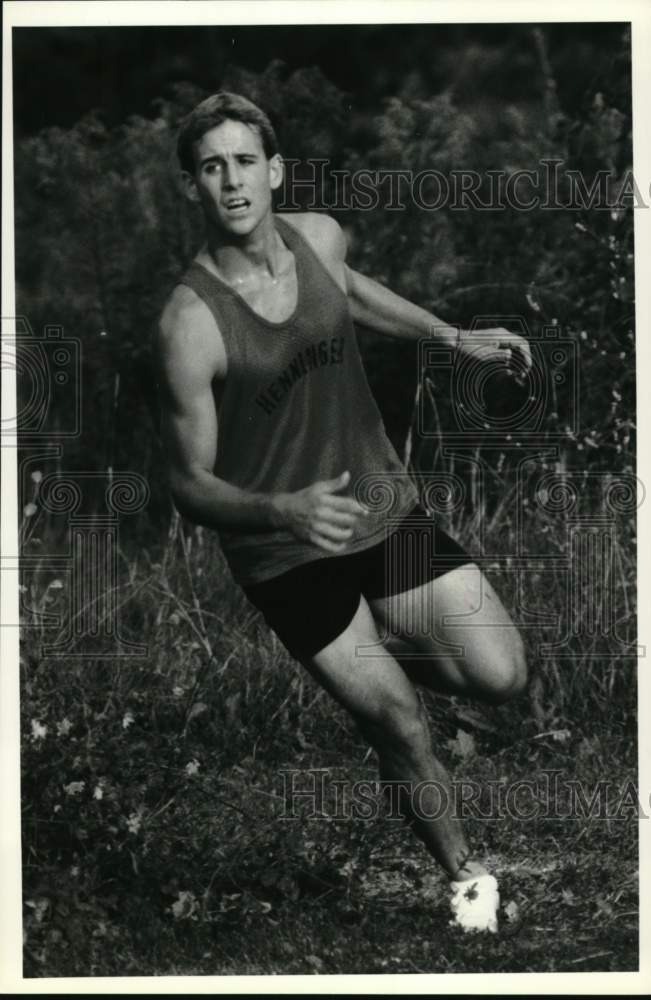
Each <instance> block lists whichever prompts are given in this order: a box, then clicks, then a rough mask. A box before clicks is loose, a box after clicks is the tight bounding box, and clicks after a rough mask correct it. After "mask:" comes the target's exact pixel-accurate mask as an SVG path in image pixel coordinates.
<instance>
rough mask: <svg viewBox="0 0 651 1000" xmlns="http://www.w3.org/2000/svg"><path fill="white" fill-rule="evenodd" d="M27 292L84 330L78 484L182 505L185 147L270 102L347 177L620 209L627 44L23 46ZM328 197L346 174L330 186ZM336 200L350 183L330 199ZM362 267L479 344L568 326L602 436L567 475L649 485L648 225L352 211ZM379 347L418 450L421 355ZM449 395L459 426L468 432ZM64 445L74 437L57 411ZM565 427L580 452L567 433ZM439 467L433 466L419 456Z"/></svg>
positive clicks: (171, 41) (119, 41)
mask: <svg viewBox="0 0 651 1000" xmlns="http://www.w3.org/2000/svg"><path fill="white" fill-rule="evenodd" d="M13 42H14V103H15V134H16V147H15V205H16V274H17V286H18V288H17V291H18V303H19V310H20V312H21V313H22V314H23V315H25V316H26V317H27V319H28V320H29V322H30V324H31V325H32V327H33V329H34V330H36V331H38V330H40V329H41V328H42V327H43V326H44V325H45V324H47V323H56V324H62V325H63V326H64V328H65V331H66V333H67V334H68V335H71V336H75V337H79V338H80V339H81V342H82V351H83V361H84V398H85V400H86V403H85V413H84V425H83V426H84V433H83V435H82V437H81V439H80V440H79V441H78V442H76V443H75V446H74V447H72V446H67V447H66V462H67V464H68V465H79V466H81V467H85V468H96V467H99V468H104V467H106V466H107V465H111V466H113V467H116V468H123V469H126V468H129V469H134V470H138V471H140V472H143V473H144V474H145V475H146V476H148V478H149V479H150V481H151V482H152V487H153V501H152V505H151V508H150V514H151V515H152V518H153V520H155V517H154V515H155V514H156V513H157V512H160V513H161V514H162V515H163V516H164V515H165V514H166V512H167V510H168V509H169V508H168V506H167V500H166V498H165V490H164V488H162V480H161V477H160V470H161V466H162V456H161V454H160V451H159V445H158V441H157V401H156V395H155V380H154V376H153V370H152V365H151V354H150V349H151V337H152V333H153V331H154V330H155V326H156V321H157V317H158V315H159V312H160V308H161V306H162V304H163V302H164V300H165V298H166V297H167V295H168V294H169V292H170V290H171V288H172V287H173V284H174V283H175V281H176V280H177V278H178V276H179V274H180V272H181V271H182V269H183V268H184V266H185V264H186V263H187V261H188V260H189V258H190V257H191V256H192V254H193V253H194V251H195V249H196V247H197V244H198V241H199V239H200V235H201V230H200V221H199V220H198V219H197V218H196V217H195V216H193V214H192V212H191V211H190V209H189V207H188V205H187V203H186V202H185V201H184V200H183V199H182V197H181V196H180V193H179V190H178V187H177V184H176V179H175V172H176V163H175V157H174V134H175V129H176V127H177V125H178V122H179V120H180V118H181V117H182V115H183V114H184V113H186V112H187V111H188V110H189V109H190V108H191V107H192V106H193V105H194V104H195V103H196V102H197V100H199V99H200V98H201V97H203V96H205V95H206V94H208V93H210V92H213V91H215V90H217V89H219V88H227V89H232V90H238V91H241V92H243V93H245V94H247V95H248V96H250V97H251V98H253V99H254V100H255V101H257V102H258V103H260V104H261V105H262V106H263V107H264V108H265V109H266V110H267V111H268V112H269V114H270V116H271V117H272V120H273V121H274V123H275V124H276V126H277V128H278V132H279V136H280V140H281V147H282V150H283V152H284V154H285V155H286V156H288V157H292V158H297V159H299V160H305V159H307V158H309V157H320V158H327V159H328V160H329V161H330V167H329V170H330V171H332V170H335V169H347V170H351V169H355V168H369V169H377V170H391V169H409V170H412V171H414V172H416V171H419V170H423V169H431V168H435V169H437V170H439V171H441V172H442V173H444V174H446V175H449V174H450V172H451V171H453V170H461V169H472V170H477V171H480V172H481V173H485V172H487V171H489V170H502V171H504V172H505V173H506V174H509V173H513V172H514V171H516V170H518V169H529V170H540V168H541V160H542V159H544V158H556V159H560V160H562V161H564V169H575V170H580V171H581V172H582V175H583V176H584V178H585V181H586V183H587V184H588V185H589V184H590V183H591V181H592V179H593V178H594V176H595V175H596V173H597V172H598V171H605V172H606V173H607V174H608V175H609V177H610V179H611V180H612V182H613V190H617V185H618V184H621V183H622V182H623V181H624V179H625V177H626V172H627V170H629V169H630V168H631V166H632V150H631V90H630V82H631V81H630V38H629V31H628V29H627V26H626V25H623V24H617V23H611V24H577V25H571V24H546V25H524V24H523V25H518V24H510V25H427V26H424V25H371V26H346V27H343V26H336V25H334V26H323V27H300V26H288V27H276V26H274V27H270V26H265V27H228V28H219V27H205V28H196V27H192V28H156V27H149V28H118V29H113V28H84V29H79V28H74V29H73V28H57V29H53V28H47V29H42V28H38V29H36V28H35V29H31V28H30V29H27V28H21V29H14V37H13ZM328 176H329V175H328ZM320 195H322V197H323V200H324V203H326V204H328V203H329V202H331V199H332V190H331V183H330V181H328V180H327V181H326V185H325V188H324V190H323V191H321V192H320ZM333 214H334V215H335V216H336V217H337V218H338V219H339V221H340V222H341V223H342V224H343V225H344V226H345V228H346V231H347V234H348V236H349V238H350V247H351V250H350V254H351V258H350V259H351V262H352V264H353V266H355V267H357V268H359V269H360V270H362V271H364V272H365V273H367V274H369V275H371V276H374V277H376V278H378V279H379V280H381V281H384V282H386V283H388V284H389V285H390V286H391V287H392V288H394V289H395V290H396V291H397V292H399V293H402V294H404V295H406V296H407V297H409V298H411V299H412V300H414V301H416V302H419V303H420V304H422V305H423V306H425V307H428V308H430V309H432V310H433V311H434V312H435V313H437V314H438V315H440V316H441V317H442V318H444V319H445V320H448V321H450V322H455V323H459V324H468V323H471V322H472V320H473V318H474V317H476V316H477V315H481V314H493V315H518V316H521V317H522V318H523V319H524V321H525V322H526V323H527V324H528V327H529V330H530V333H531V334H532V335H533V336H536V335H537V334H538V333H539V332H540V330H541V328H542V327H543V326H544V325H546V324H550V323H555V324H558V325H559V327H560V329H561V330H562V333H563V335H566V336H569V337H571V338H573V339H574V340H576V342H577V344H578V346H579V347H580V351H581V364H580V373H581V394H582V409H581V427H580V429H579V432H578V433H577V432H575V430H574V429H570V431H569V432H568V433H567V435H566V441H565V446H564V448H565V455H564V461H565V463H566V464H567V465H568V466H569V467H586V466H587V465H595V464H597V465H600V466H602V467H605V468H608V469H610V470H611V471H613V472H616V471H618V470H625V471H633V462H632V458H631V456H632V446H631V445H630V441H631V432H632V429H633V421H634V417H635V410H634V408H635V400H634V388H635V383H634V363H633V358H634V329H633V321H634V308H633V301H632V297H633V224H632V209H631V208H630V207H627V208H620V209H618V210H617V211H608V210H606V211H604V210H603V209H596V208H595V209H587V210H582V211H579V210H556V211H553V210H537V211H533V212H521V211H520V212H518V211H515V210H513V209H507V208H503V209H501V210H496V211H491V212H488V213H487V212H478V211H473V210H469V209H465V210H462V211H459V210H458V209H456V210H455V209H454V208H452V207H450V206H444V207H443V208H441V210H439V211H435V212H428V211H425V210H423V209H422V208H419V207H418V206H417V205H416V204H414V203H413V202H410V203H408V204H407V206H406V209H405V210H404V211H399V212H391V211H386V210H385V209H384V208H383V207H380V208H378V209H377V210H375V211H372V212H361V211H350V210H335V211H333ZM360 333H361V341H362V346H363V350H364V353H365V358H366V362H367V370H368V373H369V377H370V380H371V383H372V385H373V388H374V391H375V392H376V395H377V397H378V400H379V402H380V405H381V408H382V410H383V413H384V416H385V420H386V422H387V426H388V430H389V433H390V435H391V437H392V438H393V440H394V442H395V443H396V445H397V446H398V447H399V449H400V450H402V448H403V445H404V441H405V436H406V434H407V431H408V428H409V422H410V418H411V413H412V401H413V396H414V391H415V387H416V382H417V376H418V373H417V365H416V354H415V349H414V347H413V345H405V344H403V343H397V342H390V341H387V340H386V339H383V338H380V339H378V338H368V337H367V336H366V335H365V334H364V332H363V331H360ZM449 407H450V400H449V398H447V397H446V390H445V386H439V418H440V420H441V423H442V426H443V428H444V429H445V427H446V426H448V425H449V424H450V420H451V416H450V409H449ZM49 418H50V419H51V421H52V423H53V426H54V427H55V426H56V422H57V420H58V419H59V415H57V413H56V411H55V410H53V412H51V413H50V414H49ZM554 419H555V418H554V417H552V423H551V424H550V430H553V431H555V432H559V431H561V432H563V431H564V429H563V426H562V423H563V419H564V417H563V414H562V413H561V414H559V416H558V418H557V424H558V425H554ZM415 458H416V460H417V462H419V463H420V464H421V466H423V467H425V468H427V467H429V466H430V465H431V462H432V456H431V455H429V454H428V453H427V451H426V450H425V451H424V452H423V453H422V454H416V456H415Z"/></svg>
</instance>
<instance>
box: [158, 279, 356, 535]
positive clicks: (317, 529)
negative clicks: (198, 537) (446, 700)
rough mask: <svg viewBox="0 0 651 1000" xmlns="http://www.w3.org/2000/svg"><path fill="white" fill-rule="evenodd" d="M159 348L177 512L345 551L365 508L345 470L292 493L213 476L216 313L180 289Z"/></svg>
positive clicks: (221, 369)
mask: <svg viewBox="0 0 651 1000" xmlns="http://www.w3.org/2000/svg"><path fill="white" fill-rule="evenodd" d="M159 351H160V355H159V356H160V370H161V395H162V404H163V435H164V439H165V444H166V450H167V456H168V467H169V483H170V489H171V492H172V496H173V498H174V502H175V504H176V507H177V509H178V510H179V512H180V513H181V514H183V515H184V516H185V517H187V518H189V519H190V520H192V521H195V522H196V523H198V524H203V525H206V527H210V528H219V527H222V526H224V527H229V528H231V529H238V528H241V529H243V530H245V531H247V532H250V531H275V530H278V529H286V530H289V531H290V532H291V533H292V534H294V536H295V537H297V538H299V539H301V540H303V541H307V542H310V543H312V544H313V545H316V546H317V547H319V548H321V549H325V550H326V551H329V552H333V553H337V552H342V551H344V549H345V548H346V544H347V542H348V541H349V539H350V538H351V537H352V533H353V528H354V525H355V523H356V521H357V518H358V517H360V516H363V514H364V513H365V512H364V509H363V508H362V507H361V506H360V505H359V504H357V503H356V501H354V500H352V499H350V498H348V497H343V496H338V495H337V492H338V491H339V490H342V489H345V487H346V486H347V485H348V483H349V481H350V472H349V471H348V470H346V471H345V472H343V473H342V474H341V475H340V476H338V477H337V478H336V479H330V480H323V481H320V482H317V483H313V484H312V485H311V486H308V487H306V488H304V489H302V490H298V491H297V492H295V493H254V492H252V491H249V490H243V489H240V487H238V486H235V485H233V484H232V483H227V482H226V481H225V480H223V479H220V478H218V477H217V476H215V475H214V473H213V468H214V465H215V458H216V455H217V432H218V428H217V409H216V403H215V396H214V393H213V386H214V385H215V383H217V387H219V384H220V383H221V384H223V381H224V379H225V378H226V356H225V351H224V347H223V342H222V338H221V335H220V334H219V330H218V329H217V327H216V324H215V322H214V320H213V318H212V316H211V315H210V313H209V312H208V310H207V309H206V307H205V306H204V305H203V303H201V302H200V301H199V300H197V299H196V296H194V293H192V292H190V291H189V290H186V289H182V290H181V291H177V292H176V293H175V296H174V297H173V298H172V301H171V303H170V304H169V306H168V307H167V309H166V310H165V312H164V314H163V317H162V319H161V324H160V337H159Z"/></svg>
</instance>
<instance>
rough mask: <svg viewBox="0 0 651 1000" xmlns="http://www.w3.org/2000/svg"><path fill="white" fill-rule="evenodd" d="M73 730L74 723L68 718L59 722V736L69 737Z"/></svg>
mask: <svg viewBox="0 0 651 1000" xmlns="http://www.w3.org/2000/svg"><path fill="white" fill-rule="evenodd" d="M71 729H72V722H71V721H70V719H69V718H68V717H67V716H66V717H64V718H63V719H61V722H57V736H67V735H68V733H69V732H70V730H71Z"/></svg>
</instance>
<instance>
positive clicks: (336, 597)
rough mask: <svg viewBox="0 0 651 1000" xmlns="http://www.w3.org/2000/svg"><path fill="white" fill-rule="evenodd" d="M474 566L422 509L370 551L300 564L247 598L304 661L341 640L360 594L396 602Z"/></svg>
mask: <svg viewBox="0 0 651 1000" xmlns="http://www.w3.org/2000/svg"><path fill="white" fill-rule="evenodd" d="M472 561H473V558H472V556H470V555H468V553H467V552H465V551H464V549H463V548H462V547H461V546H460V545H459V544H458V542H455V540H454V539H453V538H450V536H449V535H448V534H446V532H445V531H443V530H442V528H439V527H438V525H437V524H436V523H435V521H434V518H433V517H432V516H431V515H430V514H428V513H427V511H426V510H425V509H424V508H423V507H421V506H420V504H418V505H417V506H416V507H415V508H414V509H413V510H412V511H411V513H409V514H407V515H406V517H404V518H403V519H402V520H401V521H397V522H396V523H395V527H394V528H393V529H391V528H388V529H387V534H386V535H385V537H384V538H383V539H382V541H381V542H378V543H377V544H376V545H373V546H372V547H371V548H368V549H363V550H362V551H361V552H351V553H349V554H348V555H337V556H325V557H324V558H321V559H315V560H314V561H312V562H308V563H303V564H302V565H301V566H296V567H295V568H294V569H290V570H288V571H287V572H286V573H281V574H280V575H279V576H275V577H273V578H272V579H271V580H265V581H264V582H263V583H256V584H252V585H250V586H247V587H244V592H245V594H246V596H247V597H248V599H249V600H250V601H251V603H252V604H254V605H255V606H256V607H257V608H259V609H260V611H261V612H262V614H263V615H264V618H265V621H266V622H267V624H268V625H269V627H270V628H271V629H272V630H273V631H274V632H275V633H276V635H277V636H278V638H279V639H280V641H281V642H282V643H283V645H284V646H285V647H286V648H287V649H288V650H289V652H290V653H291V655H292V656H294V657H295V658H296V659H297V660H301V661H304V660H306V659H310V658H311V657H313V656H314V655H315V654H316V653H318V652H319V650H320V649H323V648H324V647H325V646H327V645H329V644H330V643H331V642H332V641H333V640H334V639H336V638H337V636H338V635H341V633H342V632H343V631H344V630H345V629H346V628H347V626H348V625H349V624H350V622H351V621H352V619H353V617H354V615H355V612H356V611H357V608H358V606H359V602H360V598H361V595H362V594H363V595H364V597H365V598H366V599H367V600H373V599H374V598H379V597H391V596H393V595H394V594H401V593H404V592H405V591H407V590H413V589H414V588H415V587H420V586H421V585H422V584H424V583H427V582H428V581H430V580H434V579H435V578H436V577H438V576H442V575H443V574H444V573H447V572H449V571H450V570H451V569H455V568H456V567H457V566H462V565H463V564H464V563H470V562H472Z"/></svg>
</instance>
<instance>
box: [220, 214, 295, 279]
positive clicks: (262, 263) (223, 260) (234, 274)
mask: <svg viewBox="0 0 651 1000" xmlns="http://www.w3.org/2000/svg"><path fill="white" fill-rule="evenodd" d="M280 249H281V244H280V240H279V237H278V234H277V232H276V227H275V225H274V221H273V216H272V215H271V213H270V214H269V215H268V216H267V217H266V218H265V219H263V221H262V222H261V223H260V225H259V226H258V227H257V228H256V229H255V231H254V232H252V233H248V234H247V235H246V236H242V237H238V236H237V235H234V234H232V233H223V232H220V231H215V230H210V231H209V233H208V238H207V240H206V251H207V253H208V254H209V255H210V257H211V259H212V261H213V263H214V265H215V267H216V268H217V270H218V271H219V273H220V275H221V276H222V277H223V278H224V280H225V281H227V282H228V283H230V284H238V283H240V282H242V281H245V280H246V279H247V278H249V277H251V275H253V274H263V275H264V276H265V277H267V276H268V277H270V278H272V279H274V280H275V279H277V277H278V271H279V267H280Z"/></svg>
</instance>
